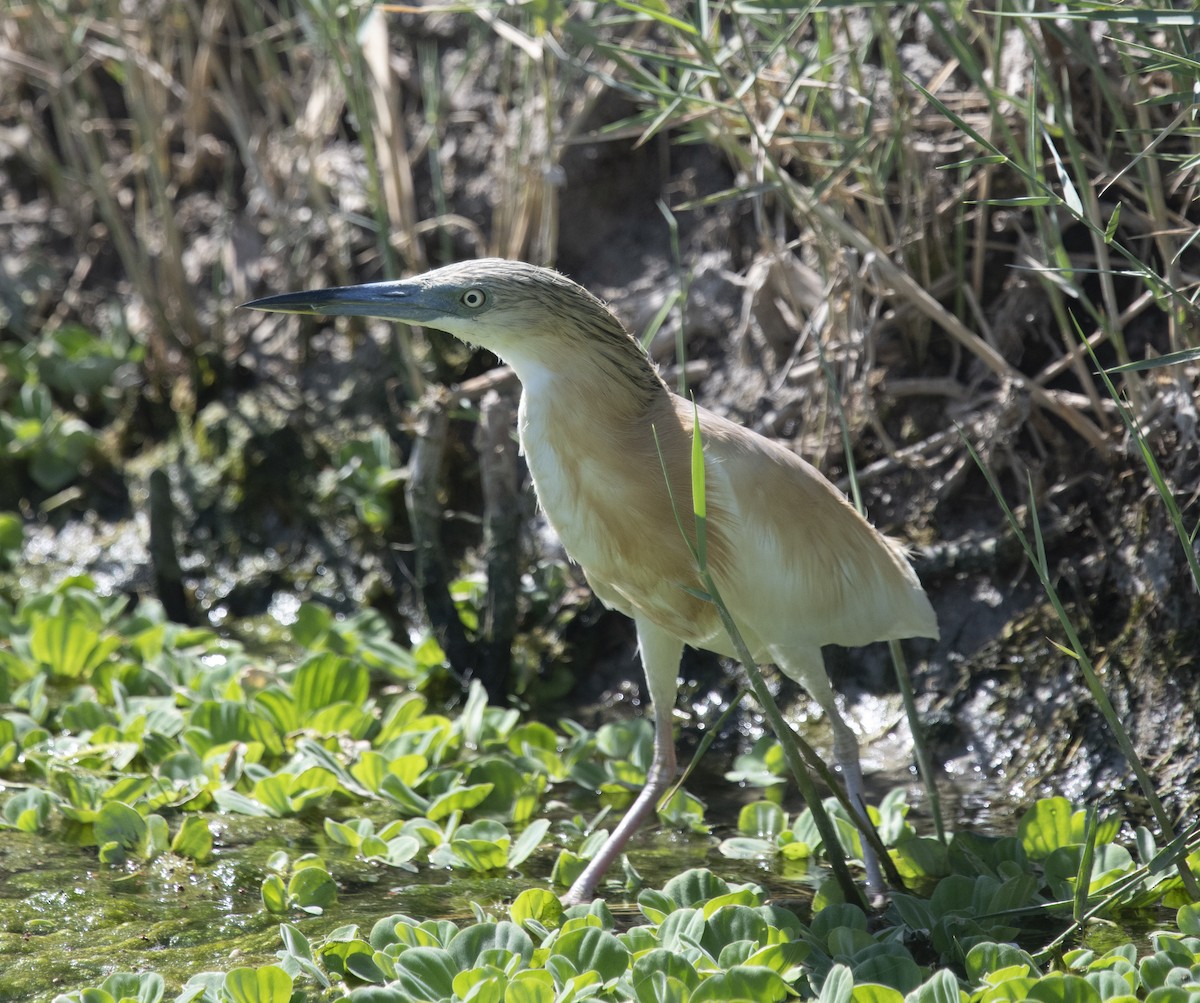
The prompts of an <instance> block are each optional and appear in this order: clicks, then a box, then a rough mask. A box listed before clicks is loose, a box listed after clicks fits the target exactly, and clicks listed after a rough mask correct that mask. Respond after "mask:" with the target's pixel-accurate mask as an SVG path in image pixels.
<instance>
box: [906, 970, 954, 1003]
mask: <svg viewBox="0 0 1200 1003" xmlns="http://www.w3.org/2000/svg"><path fill="white" fill-rule="evenodd" d="M906 999H907V1001H908V1003H962V1001H963V1000H965V999H966V993H964V992H963V991H962V990H961V989H959V988H958V980H957V979H956V978H955V977H954V973H953V972H951V971H950V969H948V968H943V969H941V970H940V971H938V972H935V973H934V975H933V976H932V978H930V979H928V980H927V981H926V982H924V983H923V984H922V985H920V986H918V987H917V988H916V989H914V990H913V991H912V992H911V993H909V994H908V996H907V997H906Z"/></svg>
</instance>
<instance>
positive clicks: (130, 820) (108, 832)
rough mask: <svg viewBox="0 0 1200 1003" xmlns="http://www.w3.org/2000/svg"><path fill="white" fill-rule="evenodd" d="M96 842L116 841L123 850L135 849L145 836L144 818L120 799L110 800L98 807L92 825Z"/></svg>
mask: <svg viewBox="0 0 1200 1003" xmlns="http://www.w3.org/2000/svg"><path fill="white" fill-rule="evenodd" d="M93 831H94V832H95V836H96V842H97V843H98V844H100V845H101V846H103V845H104V844H105V843H116V844H117V845H118V846H120V847H122V848H123V849H125V850H136V849H137V848H138V847H139V846H141V844H142V841H143V840H144V839H145V838H146V820H145V819H144V818H142V816H141V815H139V814H138V813H137V812H136V811H135V810H134V809H133V808H130V807H129V805H127V804H124V803H122V802H120V801H110V802H109V803H108V804H106V805H105V806H104V807H103V808H101V809H100V812H99V814H98V815H97V816H96V822H95V826H94V830H93Z"/></svg>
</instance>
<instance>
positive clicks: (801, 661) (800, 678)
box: [772, 649, 886, 899]
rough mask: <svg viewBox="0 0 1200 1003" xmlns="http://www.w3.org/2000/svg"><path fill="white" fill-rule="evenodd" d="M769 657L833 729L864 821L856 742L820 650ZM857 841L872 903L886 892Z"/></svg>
mask: <svg viewBox="0 0 1200 1003" xmlns="http://www.w3.org/2000/svg"><path fill="white" fill-rule="evenodd" d="M772 655H773V656H774V657H775V658H776V664H778V665H779V667H780V668H781V669H783V671H784V672H785V673H787V674H788V675H789V676H790V677H791V678H793V679H795V680H796V682H798V683H800V685H802V686H803V687H804V688H805V689H806V690H807V691H808V693H809V695H810V696H811V697H812V698H813V699H814V700H816V701H817V703H818V704H819V705H820V707H821V710H823V711H824V712H825V714H826V716H827V717H828V718H829V725H830V727H831V728H832V729H833V757H834V760H835V761H836V763H837V766H838V769H839V770H840V771H841V774H842V783H843V784H845V785H846V798H847V799H848V800H849V802H850V804H851V806H852V807H853V808H854V811H855V812H856V813H857V814H859V815H861V817H862V818H863V819H864V820H865V819H866V818H867V802H866V798H865V797H864V789H863V776H862V765H861V764H860V761H859V750H858V739H857V738H856V737H855V735H854V732H853V731H852V730H851V729H850V726H849V725H848V724H847V723H846V720H845V718H843V717H842V715H841V712H840V711H839V710H838V706H837V700H836V699H835V698H834V695H833V687H832V686H830V684H829V675H828V673H827V672H826V671H825V662H824V659H823V658H822V656H821V652H820V649H816V650H814V651H813V652H811V654H810V653H807V652H806V653H805V657H801V658H797V657H796V655H795V653H794V652H789V653H788V657H784V653H783V652H779V651H772ZM860 841H861V843H862V858H863V867H864V868H865V869H866V872H867V894H868V895H869V896H870V897H871V898H872V899H879V898H881V897H882V896H883V895H884V894H885V892H886V889H885V886H884V883H883V875H882V873H881V872H880V869H879V860H878V858H877V857H876V856H875V851H874V850H873V849H872V848H871V846H870V844H869V843H868V842H867V839H866V837H865V836H860Z"/></svg>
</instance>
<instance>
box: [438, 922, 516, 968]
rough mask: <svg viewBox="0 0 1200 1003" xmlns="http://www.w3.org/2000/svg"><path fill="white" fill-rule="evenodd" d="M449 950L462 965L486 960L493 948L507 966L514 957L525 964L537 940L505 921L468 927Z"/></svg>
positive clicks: (463, 966) (452, 943)
mask: <svg viewBox="0 0 1200 1003" xmlns="http://www.w3.org/2000/svg"><path fill="white" fill-rule="evenodd" d="M446 950H447V951H448V952H449V953H450V957H451V958H453V959H454V961H455V963H456V964H457V965H458V966H459V967H460V968H470V967H471V966H472V965H476V964H482V963H484V960H485V956H487V955H489V954H490V953H491V952H493V951H494V952H498V953H499V954H501V955H504V956H505V959H504V960H503V962H499V961H497V963H499V964H501V965H502V967H506V968H507V966H508V964H509V960H508V959H510V958H511V957H518V958H520V959H521V962H522V966H524V965H528V964H529V961H530V959H531V958H532V957H533V941H532V940H531V939H530V937H529V934H527V933H526V932H525V931H524V930H522V929H521V928H520V927H519V926H517V924H516V923H510V922H508V921H507V920H505V921H503V922H500V923H476V924H475V925H474V926H469V927H467V928H466V929H465V930H463V931H462V932H460V933H459V934H457V935H456V936H455V938H454V939H453V940H452V941H450V943H449V944H448V945H447V946H446Z"/></svg>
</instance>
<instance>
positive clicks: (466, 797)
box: [425, 784, 492, 822]
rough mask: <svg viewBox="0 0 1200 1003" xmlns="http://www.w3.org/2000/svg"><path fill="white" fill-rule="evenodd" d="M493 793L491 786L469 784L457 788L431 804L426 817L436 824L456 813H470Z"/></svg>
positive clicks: (435, 799)
mask: <svg viewBox="0 0 1200 1003" xmlns="http://www.w3.org/2000/svg"><path fill="white" fill-rule="evenodd" d="M491 792H492V785H491V784H469V785H467V786H465V787H455V788H454V789H453V790H449V791H447V792H446V793H445V794H443V795H441V796H440V797H436V798H434V799H433V801H432V802H431V803H430V805H429V807H428V809H426V811H425V815H426V816H427V817H428V818H429V819H430V820H431V821H434V822H437V821H440V820H441V819H443V818H446V817H447V816H448V815H452V814H453V813H454V812H456V811H470V810H471V809H472V808H474V807H476V806H477V805H479V804H481V803H482V802H483V800H484V799H485V798H486V797H487V796H488V795H489V794H490V793H491Z"/></svg>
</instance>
